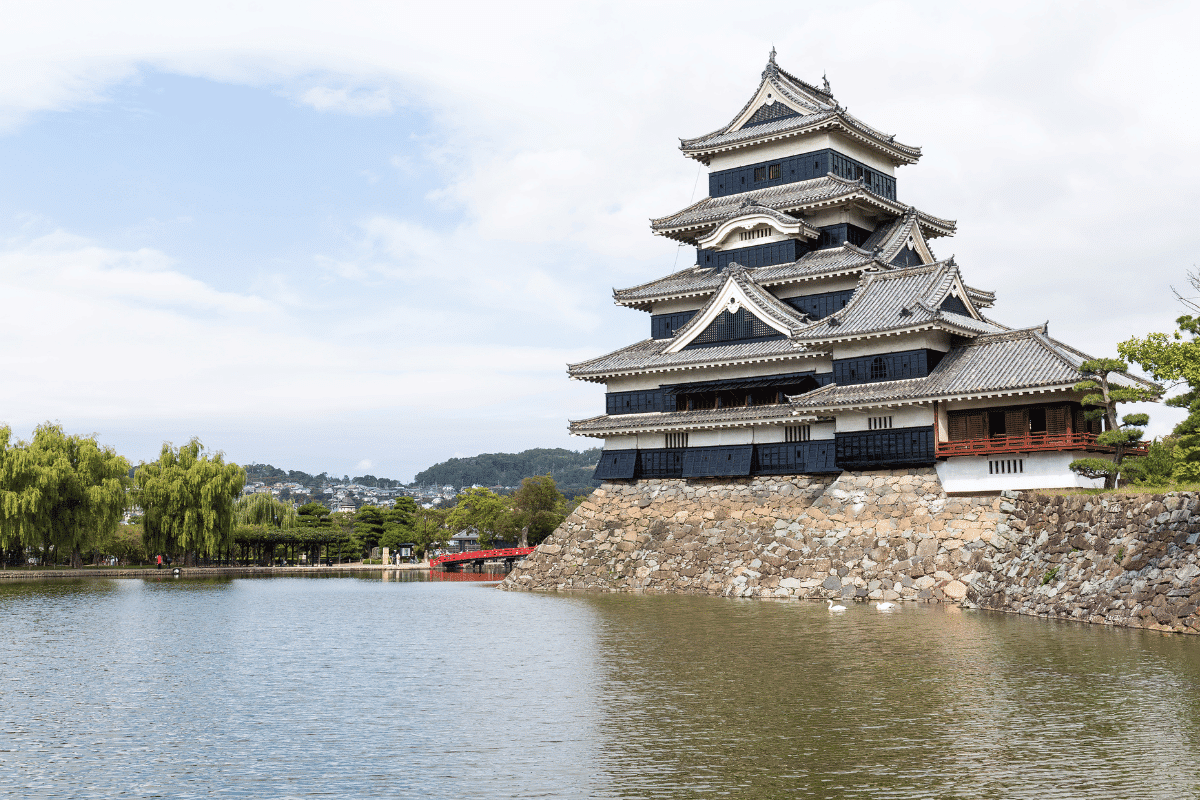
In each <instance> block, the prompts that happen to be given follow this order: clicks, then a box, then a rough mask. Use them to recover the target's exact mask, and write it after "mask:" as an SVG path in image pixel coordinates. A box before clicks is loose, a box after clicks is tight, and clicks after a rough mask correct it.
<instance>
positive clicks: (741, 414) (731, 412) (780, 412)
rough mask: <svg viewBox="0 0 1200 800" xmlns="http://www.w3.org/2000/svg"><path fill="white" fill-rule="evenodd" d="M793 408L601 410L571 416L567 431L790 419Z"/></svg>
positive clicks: (677, 427)
mask: <svg viewBox="0 0 1200 800" xmlns="http://www.w3.org/2000/svg"><path fill="white" fill-rule="evenodd" d="M796 416H797V415H796V411H795V409H793V408H792V407H791V406H790V405H788V404H787V403H783V404H780V405H766V406H749V407H742V408H720V409H708V410H705V411H666V412H658V413H651V414H603V415H601V416H598V417H592V418H590V419H583V420H572V421H571V425H570V430H571V433H574V434H576V435H580V436H612V435H615V434H621V433H635V432H655V431H675V430H688V429H695V428H719V427H725V426H733V425H740V424H745V423H747V422H751V423H758V424H760V425H761V424H764V423H766V424H770V423H772V422H775V423H784V422H794V421H795V420H796Z"/></svg>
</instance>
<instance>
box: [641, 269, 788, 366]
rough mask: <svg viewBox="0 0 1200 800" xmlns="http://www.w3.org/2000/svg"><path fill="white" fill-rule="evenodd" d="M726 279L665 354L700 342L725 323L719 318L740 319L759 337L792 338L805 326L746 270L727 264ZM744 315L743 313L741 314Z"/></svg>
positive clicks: (676, 335) (678, 334)
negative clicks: (726, 315) (711, 328)
mask: <svg viewBox="0 0 1200 800" xmlns="http://www.w3.org/2000/svg"><path fill="white" fill-rule="evenodd" d="M726 273H727V275H728V277H727V278H726V279H725V283H724V284H723V285H722V286H721V289H720V290H719V291H717V292H716V293H715V294H713V296H712V297H711V298H709V301H708V303H707V304H705V306H704V307H703V308H701V309H700V310H699V311H698V312H696V314H695V316H693V317H692V318H691V319H690V320H689V321H688V322H687V324H686V325H684V326H683V327H682V328H680V329H679V330H678V331H676V333H675V338H674V340H673V341H672V342H671V344H670V346H668V347H667V348H666V350H664V352H665V353H678V352H679V351H680V350H682V349H684V348H685V347H687V346H688V345H690V344H692V343H693V342H697V340H701V341H702V336H703V334H704V333H705V331H708V330H709V328H710V327H712V326H713V325H720V324H721V323H723V322H725V320H722V319H720V318H721V316H722V315H724V314H729V315H731V316H735V317H736V316H738V315H740V316H741V317H742V318H743V319H744V320H745V322H747V323H749V325H750V326H751V327H752V328H753V329H754V330H757V331H760V333H759V334H756V335H760V336H772V335H782V336H787V337H795V336H796V335H798V334H799V333H800V331H801V330H802V329H803V328H804V327H805V326H807V325H808V324H809V320H808V317H806V316H805V315H804V314H803V313H801V312H799V311H797V310H796V309H794V308H792V307H791V306H789V305H787V304H786V303H783V302H781V301H780V300H779V299H777V298H776V297H775V296H774V295H772V294H771V293H770V292H767V291H766V290H764V289H763V288H762V287H761V286H759V285H758V284H757V283H755V282H754V280H753V279H752V278H751V277H750V274H749V273H748V272H747V271H746V268H745V267H743V266H741V265H740V264H730V265H729V267H728V269H727V270H726ZM743 312H744V313H743Z"/></svg>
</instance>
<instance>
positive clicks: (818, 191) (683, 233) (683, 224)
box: [650, 173, 955, 242]
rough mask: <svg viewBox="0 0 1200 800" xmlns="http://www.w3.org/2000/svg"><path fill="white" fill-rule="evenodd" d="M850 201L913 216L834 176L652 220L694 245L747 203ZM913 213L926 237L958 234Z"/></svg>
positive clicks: (948, 224)
mask: <svg viewBox="0 0 1200 800" xmlns="http://www.w3.org/2000/svg"><path fill="white" fill-rule="evenodd" d="M850 202H857V203H862V204H864V205H868V206H873V207H875V208H876V209H878V210H881V211H883V212H885V213H891V214H895V215H897V216H902V215H904V214H906V213H909V212H910V208H911V207H909V206H905V205H904V204H902V203H898V202H896V201H895V200H889V199H888V198H886V197H884V196H883V195H879V194H875V193H874V192H872V191H871V190H870V189H868V188H867V187H866V186H865V185H864V184H863V182H862V181H861V180H859V181H852V180H847V179H846V178H839V177H838V176H837V175H834V174H832V173H830V174H828V175H825V176H824V177H821V178H812V179H810V180H807V181H799V182H797V183H785V184H783V185H782V186H770V187H767V188H765V189H755V190H753V191H750V192H742V193H740V194H732V195H726V196H725V197H715V198H714V197H706V198H704V199H703V200H700V201H698V202H696V203H693V204H692V205H690V206H688V207H687V208H685V209H683V210H682V211H679V212H676V213H675V214H671V215H669V216H666V217H661V218H659V219H652V220H650V228H651V230H653V231H654V232H655V233H657V234H659V235H661V236H666V237H668V238H671V239H676V240H678V241H684V242H694V241H695V239H696V238H697V236H699V235H700V234H701V233H703V232H704V231H707V230H709V229H711V228H714V227H716V226H717V225H719V224H721V223H722V222H725V221H726V220H728V219H731V218H733V217H735V216H737V215H739V214H743V213H745V212H744V210H743V208H744V206H745V205H746V204H747V203H757V204H758V205H761V206H766V207H768V208H772V209H775V210H777V211H781V212H795V211H803V210H811V209H816V208H820V207H824V206H830V205H836V204H841V203H850ZM912 213H914V214H915V216H916V220H917V222H918V224H920V225H921V228H922V231H924V233H925V235H926V237H930V236H950V235H951V234H953V233H954V230H955V223H954V221H953V220H947V219H941V218H940V217H935V216H932V215H931V214H926V213H924V212H922V211H916V210H913V211H912Z"/></svg>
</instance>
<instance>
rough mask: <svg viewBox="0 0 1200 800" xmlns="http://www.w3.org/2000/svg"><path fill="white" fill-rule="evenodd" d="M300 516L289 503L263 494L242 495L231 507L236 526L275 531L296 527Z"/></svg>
mask: <svg viewBox="0 0 1200 800" xmlns="http://www.w3.org/2000/svg"><path fill="white" fill-rule="evenodd" d="M299 519H300V515H299V514H298V513H297V511H296V509H295V508H294V507H293V506H292V504H291V503H285V502H283V501H282V500H276V499H275V498H274V497H272V496H271V495H269V494H266V493H265V492H257V493H255V494H250V495H243V496H242V497H239V498H238V499H237V502H236V503H234V506H233V521H234V523H235V524H237V525H261V526H263V527H266V528H275V529H276V530H291V529H292V528H295V527H297V526H298V525H299V524H300V523H299Z"/></svg>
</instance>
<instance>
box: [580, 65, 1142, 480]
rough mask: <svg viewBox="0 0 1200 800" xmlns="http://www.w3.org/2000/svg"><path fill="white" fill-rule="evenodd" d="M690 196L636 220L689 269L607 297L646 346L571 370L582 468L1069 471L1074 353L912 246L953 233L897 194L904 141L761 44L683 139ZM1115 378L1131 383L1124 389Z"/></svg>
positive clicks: (664, 472)
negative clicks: (580, 397) (1012, 318)
mask: <svg viewBox="0 0 1200 800" xmlns="http://www.w3.org/2000/svg"><path fill="white" fill-rule="evenodd" d="M680 149H681V150H682V151H683V153H684V154H685V155H687V156H689V157H691V158H694V159H697V160H698V161H700V162H702V163H703V164H706V165H707V166H708V167H709V169H710V172H709V195H708V196H707V197H705V198H704V199H702V200H700V201H699V202H697V203H693V204H692V205H690V206H688V207H687V208H685V209H683V210H681V211H678V212H676V213H674V214H671V215H668V216H665V217H661V218H659V219H654V220H651V229H652V230H653V232H654V233H656V234H658V235H660V236H665V237H668V238H670V239H673V240H675V241H678V242H681V243H684V244H689V245H693V246H694V247H695V248H696V251H695V252H696V261H695V264H694V265H693V266H691V267H688V268H687V269H684V270H681V271H679V272H676V273H674V274H671V275H667V276H665V277H663V278H659V279H656V280H652V281H648V282H646V283H643V284H640V285H637V286H632V287H629V288H627V289H621V290H618V291H615V292H614V295H613V296H614V300H615V302H616V303H617V304H619V305H624V306H627V307H629V308H633V309H637V310H640V311H646V312H649V313H650V315H651V318H650V319H651V325H650V328H651V330H650V337H649V338H647V339H645V340H643V341H640V342H637V343H636V344H632V345H630V346H628V347H624V348H622V349H620V350H617V351H615V352H612V353H609V354H607V355H604V356H600V357H599V358H594V359H591V360H588V361H584V362H580V363H578V364H572V365H570V366H569V368H568V371H569V373H570V375H571V377H573V378H576V379H579V380H587V381H595V382H601V383H604V384H606V386H607V388H608V394H607V396H606V413H605V414H603V415H600V416H596V417H593V418H591V419H586V420H579V421H576V422H572V423H571V431H572V432H573V433H576V434H580V435H584V436H594V437H599V438H602V439H603V440H604V447H605V450H604V455H603V457H602V458H601V462H600V465H599V467H598V468H597V473H596V474H597V477H600V478H605V479H609V480H631V479H637V478H651V477H682V478H704V477H715V476H743V475H753V474H787V473H804V472H814V473H816V472H837V471H841V470H843V469H879V468H884V469H888V468H901V467H903V468H907V467H912V466H937V468H938V472H939V474H940V475H941V477H942V480H943V483H945V484H946V485H947V488H948V489H950V490H964V491H977V490H989V489H997V488H1037V487H1050V486H1066V485H1072V484H1074V483H1076V480H1077V479H1076V478H1075V476H1074V475H1073V474H1072V473H1070V471H1069V470H1068V469H1067V468H1066V464H1067V463H1069V461H1070V460H1071V459H1073V458H1075V457H1078V456H1079V455H1080V454H1081V453H1083V452H1085V451H1092V452H1096V451H1102V450H1103V448H1101V447H1099V446H1097V445H1096V442H1095V436H1096V434H1097V433H1098V428H1097V427H1096V423H1094V422H1089V421H1088V420H1086V419H1085V416H1084V414H1083V409H1082V408H1081V406H1080V403H1079V400H1080V395H1079V394H1078V393H1077V392H1075V391H1074V389H1073V387H1074V385H1075V384H1076V383H1077V382H1078V381H1079V380H1081V378H1082V375H1081V373H1080V370H1079V368H1080V365H1081V364H1082V362H1083V361H1084V360H1086V359H1087V358H1088V357H1087V356H1086V355H1084V354H1082V353H1080V352H1079V351H1077V350H1074V349H1072V348H1070V347H1068V346H1067V345H1064V344H1062V343H1061V342H1058V341H1056V340H1054V339H1052V338H1051V337H1050V336H1049V335H1048V333H1047V328H1046V326H1044V325H1043V326H1038V327H1036V328H1026V329H1011V328H1009V327H1007V326H1005V325H1003V324H1001V323H999V322H996V321H995V320H992V319H989V318H988V317H986V316H985V315H984V314H983V313H982V312H983V310H984V309H987V308H988V307H990V306H991V305H992V304H993V303H994V302H995V296H994V295H993V294H992V293H991V292H990V291H986V290H982V289H978V288H975V287H972V286H970V285H968V284H967V283H966V282H965V281H964V278H963V275H962V273H961V271H960V268H959V266H958V265H957V264H956V263H955V260H954V258H953V257H951V258H947V259H938V258H937V257H936V256H935V255H934V252H933V250H932V249H931V246H930V241H931V240H933V239H936V238H938V237H944V236H951V235H953V234H954V232H955V223H954V222H953V221H952V220H948V219H944V218H942V217H939V216H934V215H933V214H929V213H926V212H924V211H922V210H919V209H917V208H915V207H914V206H911V205H906V204H904V203H902V202H901V201H899V200H898V199H897V181H896V177H895V171H896V168H898V167H900V166H904V165H910V164H915V163H916V162H917V160H918V159H919V158H920V155H921V150H920V148H918V147H913V146H910V145H905V144H901V143H899V142H897V141H896V138H895V136H893V135H890V134H885V133H883V132H881V131H879V130H877V129H875V128H872V127H871V126H869V125H867V124H865V123H864V122H862V121H860V120H858V119H856V118H855V117H852V116H850V114H849V112H848V111H847V110H846V109H845V108H843V107H842V106H841V105H840V104H839V103H838V102H837V101H836V100H835V99H834V97H833V94H832V93H831V91H830V89H829V85H828V82H826V83H825V85H824V87H823V88H817V87H816V86H814V85H812V84H809V83H806V82H804V81H802V80H800V79H798V78H796V77H795V76H793V75H791V74H789V73H787V72H785V71H784V70H782V69H780V68H779V66H778V65H777V64H776V63H775V54H774V51H772V54H771V58H770V60H769V62H768V63H767V67H766V69H765V70H764V71H763V74H762V80H761V81H760V83H759V86H758V88H757V89H756V90H755V92H754V94H753V95H752V96H751V98H750V100H749V102H747V103H746V105H745V106H744V107H743V108H742V110H741V111H739V112H738V113H737V115H736V116H735V117H734V118H733V120H732V121H731V122H730V123H729V124H728V125H726V126H725V127H723V128H720V129H718V130H716V131H713V132H712V133H709V134H706V135H704V136H700V137H697V138H694V139H684V140H681V145H680ZM1131 380H1132V379H1131Z"/></svg>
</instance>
